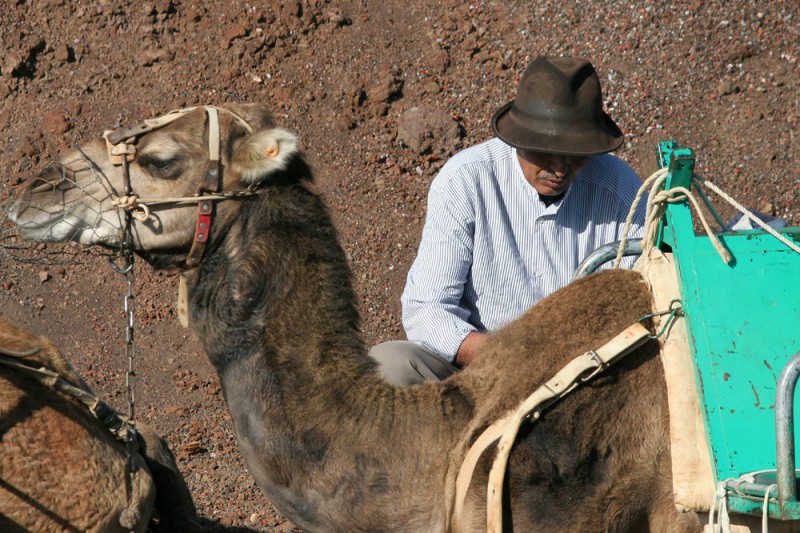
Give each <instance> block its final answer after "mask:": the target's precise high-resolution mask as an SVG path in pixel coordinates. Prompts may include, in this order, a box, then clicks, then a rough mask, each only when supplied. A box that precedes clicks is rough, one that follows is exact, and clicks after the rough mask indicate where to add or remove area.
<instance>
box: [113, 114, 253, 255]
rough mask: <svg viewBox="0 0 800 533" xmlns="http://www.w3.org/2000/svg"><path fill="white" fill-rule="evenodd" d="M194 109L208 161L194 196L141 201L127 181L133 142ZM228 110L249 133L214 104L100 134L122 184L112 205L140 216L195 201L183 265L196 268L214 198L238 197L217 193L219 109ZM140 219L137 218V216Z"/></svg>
mask: <svg viewBox="0 0 800 533" xmlns="http://www.w3.org/2000/svg"><path fill="white" fill-rule="evenodd" d="M197 109H203V110H204V111H205V112H206V115H207V116H208V162H207V163H206V168H205V171H204V172H203V175H202V177H201V179H200V183H199V185H198V187H197V192H196V193H195V196H192V197H185V198H174V199H168V200H155V201H148V202H145V201H142V200H139V199H138V197H136V195H135V194H134V193H133V190H132V187H131V183H130V173H129V170H128V163H129V162H130V161H133V160H134V159H135V158H136V141H137V140H138V138H139V137H141V136H142V135H145V134H146V133H150V132H151V131H154V130H157V129H159V128H163V127H164V126H166V125H168V124H171V123H172V122H174V121H176V120H178V119H179V118H181V117H183V116H184V115H186V114H188V113H191V112H192V111H195V110H197ZM220 111H222V112H224V113H228V114H229V115H230V116H231V117H233V118H234V120H236V121H237V122H239V123H240V124H241V125H243V126H244V127H245V129H246V130H247V131H248V132H250V133H252V131H253V128H252V127H251V126H250V124H248V123H247V121H246V120H244V119H243V118H242V117H240V116H239V115H237V114H236V113H233V112H232V111H229V110H227V109H224V108H219V107H215V106H202V107H187V108H184V109H178V110H175V111H170V112H169V113H167V114H166V115H162V116H160V117H156V118H151V119H147V120H145V121H144V122H142V123H140V124H137V125H135V126H130V127H120V128H117V129H115V130H107V131H105V132H104V133H103V138H104V139H105V140H106V146H107V149H108V157H109V160H110V161H111V163H112V164H113V165H118V166H121V167H122V180H123V186H124V189H125V190H124V193H125V195H124V196H123V197H120V198H117V199H115V205H116V206H118V207H120V208H122V209H125V210H126V212H128V211H133V210H134V209H137V208H138V209H141V211H142V213H143V215H144V217H145V218H146V217H147V216H148V215H149V208H148V207H147V206H148V205H152V204H155V203H185V202H196V203H197V223H196V224H195V232H194V238H193V239H192V247H191V249H190V250H189V255H188V256H187V257H186V260H185V263H186V267H187V268H190V269H191V268H196V267H197V266H198V265H199V264H200V259H201V258H202V257H203V252H204V251H205V247H206V244H207V243H208V238H209V233H210V231H211V223H212V221H213V215H214V206H213V202H214V201H215V200H221V199H226V198H233V197H237V196H242V192H241V191H240V192H239V193H238V194H235V195H218V194H216V193H220V192H221V191H222V165H220V132H219V112H220ZM137 218H140V217H137Z"/></svg>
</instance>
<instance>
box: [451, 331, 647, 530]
mask: <svg viewBox="0 0 800 533" xmlns="http://www.w3.org/2000/svg"><path fill="white" fill-rule="evenodd" d="M649 336H650V332H649V331H648V330H647V329H646V328H645V327H644V326H642V325H641V324H639V323H638V322H637V323H635V324H633V325H632V326H630V327H628V328H627V329H625V330H624V331H623V332H622V333H620V334H619V335H617V336H616V337H614V338H613V339H611V340H610V341H609V342H607V343H606V344H604V345H603V346H602V347H601V348H599V349H598V350H596V351H590V352H586V353H584V354H583V355H580V356H578V357H576V358H575V359H573V360H572V361H570V362H569V363H567V365H566V366H565V367H564V368H562V369H561V370H560V371H559V372H558V373H557V374H556V375H555V376H554V377H553V378H552V379H550V381H548V382H547V383H545V384H544V385H542V386H541V387H539V388H538V389H537V390H536V391H534V393H533V394H531V395H530V396H529V397H528V398H527V399H526V400H525V401H524V402H522V404H520V406H519V407H518V408H517V409H516V410H514V411H512V412H510V413H508V414H506V415H505V416H504V417H503V418H501V419H500V420H498V421H496V422H495V423H494V424H492V425H491V426H489V427H488V428H487V429H486V430H484V432H483V433H482V434H481V435H480V437H478V439H477V440H476V441H475V443H474V444H473V445H472V447H471V448H470V449H469V451H468V452H467V455H466V456H465V457H464V461H463V463H462V464H461V469H460V470H459V472H458V476H457V478H456V499H455V505H454V509H453V531H455V532H460V531H462V523H461V520H462V516H463V513H464V506H465V503H466V496H467V490H468V489H469V485H470V482H471V480H472V475H473V473H474V471H475V466H476V464H477V462H478V459H480V457H481V455H483V452H484V451H485V450H486V449H487V448H488V447H489V446H490V445H491V443H493V442H494V441H496V440H497V439H498V438H499V439H500V442H499V444H498V446H497V456H496V457H495V462H494V465H493V466H492V470H491V471H490V473H489V485H488V489H487V509H486V522H487V530H488V531H489V532H492V533H494V532H500V531H502V530H503V518H502V516H503V515H502V487H503V479H504V477H505V471H506V465H507V463H508V456H509V454H510V452H511V447H512V446H513V444H514V441H515V439H516V436H517V432H518V431H519V428H520V426H521V425H522V422H523V421H524V420H525V419H526V418H528V417H529V416H530V417H532V418H533V419H537V418H539V412H538V411H536V412H534V413H533V414H531V412H532V411H533V410H534V409H536V408H537V407H539V406H540V405H542V404H543V403H545V402H547V401H549V400H552V399H555V398H559V397H561V396H564V395H565V394H567V393H569V392H570V391H571V390H572V389H574V388H575V387H576V386H577V384H578V380H579V379H581V378H582V377H583V376H585V375H586V373H587V372H588V371H590V370H595V371H600V370H602V369H603V368H605V367H606V366H607V365H609V364H611V363H612V362H614V361H616V360H617V359H618V358H620V357H622V356H624V355H625V354H627V353H629V352H630V351H632V350H634V349H635V348H637V347H638V346H640V345H642V344H643V343H644V342H645V341H647V339H648V338H649ZM590 377H591V376H590Z"/></svg>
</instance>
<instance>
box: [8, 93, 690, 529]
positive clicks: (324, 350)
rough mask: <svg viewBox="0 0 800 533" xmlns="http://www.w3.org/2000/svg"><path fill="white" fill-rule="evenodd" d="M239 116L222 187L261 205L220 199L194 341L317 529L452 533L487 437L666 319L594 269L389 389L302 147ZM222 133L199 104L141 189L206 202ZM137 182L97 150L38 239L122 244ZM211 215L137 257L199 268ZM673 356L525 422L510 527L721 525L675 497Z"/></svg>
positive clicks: (64, 175)
mask: <svg viewBox="0 0 800 533" xmlns="http://www.w3.org/2000/svg"><path fill="white" fill-rule="evenodd" d="M227 109H228V110H229V112H226V111H220V113H219V120H220V129H221V150H220V151H221V159H222V168H223V183H222V190H223V191H236V190H242V189H244V188H247V187H250V188H252V189H255V190H256V191H257V194H255V195H251V196H244V197H240V198H237V199H235V200H225V201H219V202H217V203H216V207H215V211H216V212H215V215H214V219H213V223H212V227H211V236H210V240H209V242H208V245H207V247H206V248H205V252H204V255H203V257H202V261H201V262H200V265H199V267H197V268H196V269H193V270H187V271H186V276H187V279H188V288H189V314H190V319H191V324H192V328H193V329H194V331H195V333H196V334H197V335H198V336H199V338H200V340H201V341H202V343H203V345H204V347H205V349H206V351H207V353H208V357H209V358H210V360H211V362H212V363H213V365H214V366H215V368H216V369H217V371H218V373H219V377H220V381H221V384H222V387H223V390H224V393H225V397H226V400H227V404H228V408H229V410H230V412H231V416H232V418H233V421H234V424H235V428H236V433H237V437H238V440H239V445H240V448H241V451H242V454H243V456H244V458H245V460H246V462H247V465H248V468H249V470H250V472H251V473H252V475H253V476H254V477H255V479H256V481H257V483H258V484H259V486H260V487H261V488H262V490H263V491H264V492H265V493H266V494H267V496H268V497H269V498H270V499H271V500H272V501H273V502H274V504H275V505H276V506H277V508H278V509H279V510H281V512H283V513H284V514H285V515H286V516H287V517H289V518H290V519H291V520H292V521H294V522H295V523H296V524H298V525H299V526H300V527H302V528H304V529H306V530H310V531H380V532H386V531H442V530H447V529H448V528H449V527H450V523H451V522H450V520H451V517H450V516H449V513H450V511H451V509H452V503H453V502H452V493H453V484H454V479H455V476H456V473H457V471H458V469H459V466H460V464H461V461H462V459H463V457H464V454H465V453H466V450H467V448H468V446H469V444H470V443H471V442H473V441H474V439H475V438H476V437H477V436H478V434H479V433H480V431H481V430H482V429H483V428H485V427H486V426H487V425H489V424H490V423H491V422H493V421H494V420H495V419H497V418H499V417H500V416H501V415H503V414H504V413H505V412H506V411H507V410H509V409H513V408H514V407H516V405H517V404H518V403H519V402H520V401H522V400H523V399H524V398H525V397H527V396H528V394H530V393H531V392H532V391H533V390H535V389H536V388H537V387H538V386H539V385H540V384H541V383H543V382H544V381H546V380H548V379H549V378H550V377H551V376H553V375H554V374H555V373H556V372H557V371H558V370H559V369H560V368H561V367H562V366H563V365H564V364H566V363H567V362H568V361H569V360H571V359H572V358H574V357H575V356H577V355H580V354H582V353H584V352H586V351H587V350H589V349H593V348H597V347H599V346H600V345H602V344H603V343H605V342H606V341H608V340H609V339H611V338H612V337H613V336H615V335H616V334H617V333H619V332H620V331H622V330H623V329H625V328H626V327H627V326H629V325H631V324H633V323H634V322H636V321H637V320H639V319H640V317H642V316H644V315H645V314H647V313H649V312H650V311H651V298H650V293H649V291H648V288H647V287H646V286H645V284H644V283H643V282H642V278H641V277H640V275H639V274H637V273H634V272H630V271H610V272H606V273H602V274H596V275H592V276H590V277H588V278H585V279H582V280H580V281H577V282H575V283H573V284H571V285H570V286H568V287H566V288H565V289H563V290H561V291H559V292H557V293H556V294H554V295H552V296H551V297H549V298H547V299H545V300H544V301H542V302H541V303H540V304H538V305H536V306H535V307H534V308H533V309H531V310H530V312H528V313H527V314H526V315H525V316H524V317H522V318H521V319H520V320H518V321H517V322H515V323H513V324H511V325H510V326H508V327H507V328H505V329H504V330H502V331H500V332H498V333H497V334H496V335H494V336H493V338H492V340H491V342H490V343H489V344H488V345H487V347H486V350H485V351H484V353H483V354H482V356H481V358H480V359H479V360H478V361H477V362H476V363H474V364H473V365H471V366H470V367H469V368H468V369H467V370H465V371H464V372H462V373H460V374H458V375H457V376H455V377H453V378H451V379H449V380H447V381H445V382H443V383H435V384H434V383H429V384H423V385H419V386H412V387H406V388H395V387H392V386H389V385H387V384H385V383H384V382H382V381H381V380H380V379H379V378H378V377H377V375H376V374H375V368H374V364H373V362H372V361H371V359H370V358H369V357H368V356H367V354H366V348H365V346H364V343H363V341H362V338H361V335H360V332H359V324H360V319H359V315H358V311H357V307H356V298H355V294H354V291H353V285H352V280H351V274H350V271H349V268H348V265H347V262H346V258H345V254H344V253H343V250H342V248H341V247H340V245H339V243H338V241H337V234H336V230H335V229H334V227H333V225H332V223H331V219H330V217H329V215H328V212H327V210H326V208H325V206H324V205H323V203H322V201H321V199H320V198H319V196H318V195H317V194H315V193H314V192H313V191H312V189H311V187H312V173H311V170H310V169H309V167H308V166H307V165H306V163H305V162H304V160H303V157H302V154H301V153H300V152H298V151H297V148H296V146H295V140H294V137H292V136H291V135H290V134H288V133H287V132H285V131H283V130H280V129H276V128H275V126H274V124H273V121H272V119H271V117H270V115H269V113H268V112H267V110H266V109H265V108H264V107H263V106H260V105H232V106H228V107H227ZM231 112H232V113H235V116H234V115H233V114H231ZM237 117H238V118H237ZM245 124H248V125H249V126H247V125H245ZM249 127H252V132H251V131H250V130H249ZM206 131H207V120H206V113H205V112H204V111H203V109H198V110H194V111H192V112H188V113H186V114H184V115H182V116H181V117H180V118H179V119H178V120H175V121H174V122H172V123H170V124H169V125H166V126H163V127H161V128H159V129H155V130H154V131H152V132H149V133H145V134H143V135H141V136H140V137H139V138H138V141H137V142H136V156H135V159H134V160H132V161H131V162H130V164H129V166H130V183H131V187H132V189H133V191H134V192H135V193H137V194H139V195H140V196H141V197H142V198H143V199H144V198H146V199H151V200H156V199H159V198H165V197H183V196H190V195H193V194H194V193H195V191H196V189H197V187H198V184H199V182H200V180H201V176H202V175H203V172H204V169H205V167H206V163H207V160H208V144H209V142H208V140H207V136H206ZM121 180H122V178H121V172H120V168H119V167H115V166H113V165H112V164H111V163H110V162H109V157H108V156H107V151H106V144H105V143H104V141H103V139H97V140H94V141H92V142H89V143H87V144H86V145H84V146H83V147H81V149H80V151H72V152H70V153H68V154H65V155H64V156H63V157H61V158H60V160H59V162H57V163H56V164H54V165H53V166H51V167H48V168H47V169H45V170H44V171H43V172H42V173H41V174H40V175H39V176H38V177H37V178H35V180H34V181H33V183H32V184H31V186H30V187H29V188H28V190H27V192H26V193H24V194H23V195H22V196H21V198H20V199H19V201H18V203H17V204H16V206H15V208H14V210H13V213H12V219H13V220H15V222H16V223H17V224H18V225H19V231H20V233H21V234H22V235H23V236H25V237H27V238H30V239H33V240H39V241H64V240H75V241H78V242H81V243H85V244H95V243H99V244H103V245H107V246H119V245H120V243H121V241H122V236H123V232H122V228H123V216H122V215H121V212H120V211H118V210H116V209H115V208H114V207H112V199H113V198H115V197H117V196H121V195H122V191H123V185H122V181H121ZM143 201H144V202H145V203H147V200H143ZM196 211H197V208H196V207H195V206H186V205H184V204H164V205H157V204H155V203H153V202H151V205H150V207H149V215H148V216H147V219H146V220H138V219H137V220H133V221H132V234H133V247H134V249H135V250H136V252H137V253H138V254H139V255H140V256H141V257H143V258H144V259H145V260H147V261H148V262H150V263H151V264H152V265H153V266H154V267H157V268H171V269H176V268H177V269H186V265H185V261H186V258H187V254H188V252H189V249H190V246H191V244H192V239H193V235H194V232H195V226H196V218H197V217H196V215H195V213H196ZM657 350H658V348H657V345H656V344H655V343H653V342H650V343H647V344H646V345H645V346H644V347H642V348H640V349H638V350H637V351H635V352H634V353H632V354H630V355H628V356H627V357H626V358H625V359H624V360H623V361H622V362H620V363H618V364H617V365H616V366H615V367H612V369H611V370H609V371H608V372H607V373H606V374H603V375H602V376H601V377H599V378H598V379H596V380H595V381H593V382H591V383H589V384H588V385H585V386H582V387H580V388H579V389H578V390H577V391H575V392H574V393H572V394H571V395H570V396H568V397H567V398H565V399H564V400H562V401H560V402H559V403H558V404H557V405H555V406H554V407H553V408H552V409H550V410H549V411H547V413H546V414H545V415H544V416H543V417H542V418H541V420H540V421H539V422H537V423H535V424H528V425H525V426H523V428H522V431H521V433H520V435H519V438H518V441H517V443H516V445H515V448H514V450H513V452H512V454H511V457H510V461H509V466H508V474H507V476H506V480H507V481H506V490H505V494H506V498H505V515H506V518H505V521H504V524H505V526H506V529H508V530H512V529H513V530H515V531H571V532H572V531H631V532H642V531H654V532H656V531H657V532H683V531H697V530H700V529H701V527H700V524H699V521H698V518H697V516H696V515H694V514H681V513H679V512H677V511H676V510H675V507H674V504H673V501H672V496H671V475H670V454H669V435H668V432H669V424H668V414H667V403H666V397H665V392H664V390H665V386H664V380H663V374H662V369H661V365H660V362H659V360H658V357H657V355H658V353H657ZM490 455H492V453H489V452H487V453H486V454H485V457H483V458H482V460H481V461H480V462H479V464H478V468H477V472H476V476H475V478H474V479H473V483H472V485H471V489H470V492H469V494H468V499H467V505H466V509H465V514H464V516H463V519H464V524H465V525H466V529H469V530H475V531H479V530H482V529H485V524H486V521H485V520H486V519H485V501H486V500H485V494H486V481H487V475H488V470H489V462H490V457H489V456H490Z"/></svg>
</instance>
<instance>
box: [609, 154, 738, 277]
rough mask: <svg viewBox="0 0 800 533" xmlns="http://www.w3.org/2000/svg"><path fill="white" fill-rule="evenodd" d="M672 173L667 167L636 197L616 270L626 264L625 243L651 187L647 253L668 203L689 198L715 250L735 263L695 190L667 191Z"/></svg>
mask: <svg viewBox="0 0 800 533" xmlns="http://www.w3.org/2000/svg"><path fill="white" fill-rule="evenodd" d="M668 173H669V170H668V169H666V168H662V169H659V170H657V171H656V172H654V173H653V174H652V175H651V176H650V177H649V178H647V179H646V180H645V181H644V183H642V186H641V187H640V188H639V191H638V193H637V194H636V199H635V200H634V202H633V204H631V208H630V210H629V211H628V217H627V219H626V221H625V227H624V231H623V235H625V236H626V237H624V238H623V240H622V241H620V247H619V249H618V250H617V257H616V259H615V260H614V268H617V267H619V264H620V262H621V261H622V256H623V251H624V249H625V244H626V243H627V234H628V230H629V229H630V225H631V223H632V221H633V217H634V215H635V213H636V208H637V207H638V205H639V202H640V201H641V198H642V197H643V196H644V192H645V191H646V190H647V189H648V187H649V188H650V195H649V200H648V203H647V210H646V211H645V229H644V234H645V235H644V238H643V239H642V250H643V252H644V253H646V252H647V250H648V249H650V248H652V247H653V245H654V244H655V240H656V233H657V231H658V224H659V222H660V221H661V219H662V217H663V216H664V212H665V211H666V206H667V204H671V203H676V202H681V201H683V200H686V199H687V198H688V199H689V200H690V201H691V203H692V205H694V208H695V210H696V211H697V216H698V218H699V219H700V223H701V224H702V226H703V229H704V230H705V232H706V235H708V238H709V240H710V241H711V244H712V245H713V246H714V249H715V250H716V251H717V253H718V254H719V255H720V257H721V258H722V260H723V261H725V263H726V264H730V263H731V261H733V257H732V256H731V253H730V252H729V251H728V250H727V249H726V248H725V246H724V245H723V244H722V242H721V241H720V240H719V238H718V237H717V236H716V235H715V234H714V232H713V231H712V230H711V227H710V226H709V225H708V221H706V217H705V215H703V211H702V209H701V208H700V203H699V202H698V201H697V199H696V198H695V197H694V195H693V194H692V193H691V191H689V189H687V188H686V187H673V188H672V189H669V190H664V189H663V186H664V182H665V181H666V178H667V175H668Z"/></svg>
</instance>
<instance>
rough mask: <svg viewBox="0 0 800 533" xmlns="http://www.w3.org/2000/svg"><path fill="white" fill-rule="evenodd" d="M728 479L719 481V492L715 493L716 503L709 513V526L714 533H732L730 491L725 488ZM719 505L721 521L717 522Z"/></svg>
mask: <svg viewBox="0 0 800 533" xmlns="http://www.w3.org/2000/svg"><path fill="white" fill-rule="evenodd" d="M727 481H728V480H726V481H720V482H719V483H717V492H716V494H715V495H714V505H713V506H712V507H711V512H710V513H709V514H708V527H709V529H711V531H713V533H730V531H731V520H730V517H729V516H728V492H727V490H726V489H725V484H726V482H727ZM717 507H719V522H715V514H716V513H715V512H716V510H717Z"/></svg>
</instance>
